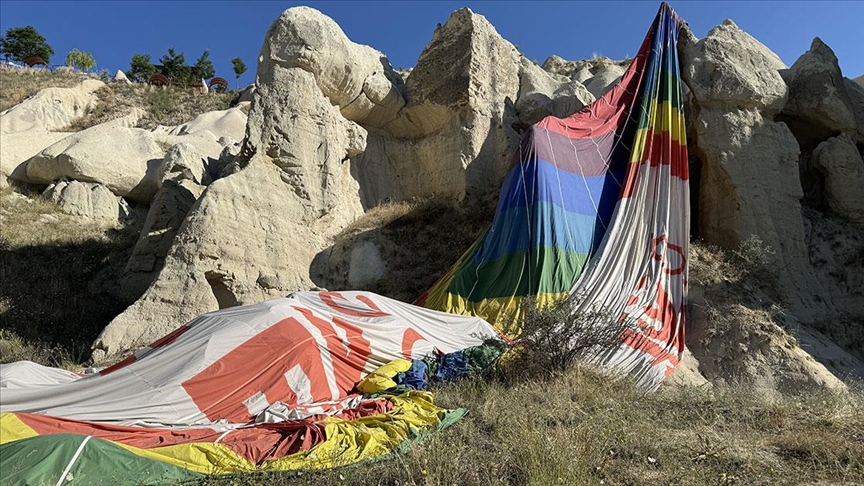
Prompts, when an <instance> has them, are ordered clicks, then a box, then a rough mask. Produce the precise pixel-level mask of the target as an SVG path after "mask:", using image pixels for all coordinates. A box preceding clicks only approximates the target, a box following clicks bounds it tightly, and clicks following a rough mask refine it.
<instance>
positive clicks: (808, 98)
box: [782, 37, 856, 148]
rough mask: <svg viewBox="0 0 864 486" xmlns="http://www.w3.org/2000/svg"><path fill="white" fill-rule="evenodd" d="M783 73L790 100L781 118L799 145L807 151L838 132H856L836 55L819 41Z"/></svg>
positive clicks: (850, 101)
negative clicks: (786, 122)
mask: <svg viewBox="0 0 864 486" xmlns="http://www.w3.org/2000/svg"><path fill="white" fill-rule="evenodd" d="M783 74H784V78H785V80H786V83H787V84H788V85H789V101H788V102H787V103H786V106H785V107H784V108H783V113H782V115H783V118H782V119H783V120H784V121H788V123H789V125H790V127H791V128H792V130H793V132H794V133H795V135H796V136H797V137H798V139H799V140H800V141H801V143H802V145H804V146H805V147H808V148H809V147H812V146H815V144H817V143H818V142H820V141H822V140H825V139H826V138H828V137H829V136H831V135H835V134H837V133H839V132H855V129H856V127H855V113H854V110H853V106H852V100H851V99H850V97H849V94H848V93H847V89H846V83H845V81H844V78H843V74H842V73H841V72H840V66H839V65H838V63H837V56H835V55H834V51H832V50H831V48H830V47H828V46H827V45H825V43H823V42H822V40H821V39H819V38H818V37H817V38H815V39H813V43H812V44H811V46H810V50H809V51H807V52H805V53H804V54H802V55H801V57H799V58H798V60H797V61H795V64H793V65H792V67H791V68H789V70H788V71H785V72H784V73H783Z"/></svg>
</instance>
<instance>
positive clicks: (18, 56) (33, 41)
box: [0, 25, 54, 64]
mask: <svg viewBox="0 0 864 486" xmlns="http://www.w3.org/2000/svg"><path fill="white" fill-rule="evenodd" d="M0 52H2V53H3V54H4V55H5V56H6V57H7V58H11V59H12V60H13V61H18V62H24V59H27V58H28V57H30V56H39V57H41V58H42V60H43V61H45V63H46V64H48V63H50V62H51V56H52V55H53V54H54V49H53V48H52V47H51V46H49V45H48V42H47V41H46V40H45V38H44V37H42V35H40V34H39V32H36V29H34V28H33V27H32V26H30V25H28V26H26V27H11V28H9V29H6V35H4V36H3V37H0Z"/></svg>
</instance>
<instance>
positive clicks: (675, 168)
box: [416, 3, 690, 388]
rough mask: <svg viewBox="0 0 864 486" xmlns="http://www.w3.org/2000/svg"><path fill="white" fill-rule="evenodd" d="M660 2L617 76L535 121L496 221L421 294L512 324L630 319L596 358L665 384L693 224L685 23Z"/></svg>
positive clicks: (428, 302) (673, 357)
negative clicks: (587, 316) (581, 105)
mask: <svg viewBox="0 0 864 486" xmlns="http://www.w3.org/2000/svg"><path fill="white" fill-rule="evenodd" d="M682 25H683V22H682V21H681V20H680V19H679V18H678V16H677V15H676V14H675V12H674V11H673V10H672V8H671V7H670V6H669V5H668V4H666V3H663V4H662V5H661V7H660V10H659V12H658V14H657V17H656V18H655V20H654V23H653V24H652V26H651V29H650V30H649V32H648V34H647V36H646V37H645V40H644V42H643V43H642V47H641V48H640V49H639V53H638V55H637V56H636V57H635V58H634V59H633V60H632V62H631V64H630V66H629V68H628V69H627V70H626V72H625V73H624V75H623V76H622V77H621V79H620V81H619V82H618V84H617V85H615V86H614V87H613V88H612V89H611V90H610V91H609V92H607V93H606V94H605V95H603V96H602V97H601V98H599V99H597V100H596V101H595V102H594V103H592V104H591V105H589V106H588V107H586V108H585V109H584V110H582V111H580V112H579V113H576V114H574V115H572V116H570V117H568V118H563V119H561V118H555V117H547V118H545V119H543V120H542V121H540V122H539V123H537V124H535V125H534V126H532V127H530V128H529V129H528V130H527V131H526V132H525V134H524V136H523V138H522V141H521V144H520V145H519V148H518V150H517V152H516V154H515V155H514V158H513V162H512V164H511V167H510V169H509V171H508V173H507V175H506V177H505V179H504V182H503V184H502V187H501V192H500V197H499V202H498V206H497V209H496V212H495V217H494V219H493V221H492V224H491V226H490V227H489V228H488V229H487V230H486V232H485V233H484V234H483V235H481V237H480V238H479V239H478V240H477V241H476V242H475V243H474V245H472V247H471V248H470V249H469V250H468V251H467V252H466V253H465V254H464V255H463V256H462V257H461V258H460V259H459V261H458V262H457V263H456V264H455V265H454V266H453V267H452V268H451V269H450V270H449V271H448V272H447V273H446V274H445V275H444V276H443V277H442V278H441V279H440V280H439V281H438V282H437V283H436V284H435V285H434V286H433V287H432V288H430V289H429V290H428V291H427V292H426V293H424V294H423V295H422V296H421V297H420V298H419V299H417V301H416V303H417V304H418V305H423V306H425V307H429V308H431V309H438V310H443V311H446V312H452V313H457V314H463V315H472V316H478V317H482V318H484V319H486V320H487V321H489V322H491V323H494V324H495V325H496V326H498V327H499V328H502V329H503V328H505V327H506V325H507V323H508V322H510V320H512V319H515V318H518V316H520V315H522V313H523V309H522V306H523V301H524V300H525V298H526V297H529V296H530V297H532V299H531V300H532V301H533V302H534V303H535V304H534V305H538V306H543V305H546V304H549V303H551V302H553V301H558V300H563V299H567V300H569V301H570V302H571V303H572V304H573V306H574V308H575V310H576V312H577V313H579V312H584V313H594V314H598V313H602V314H604V315H607V316H608V320H609V321H610V322H616V323H617V322H624V323H625V324H626V325H625V326H622V327H628V329H627V330H625V331H624V332H623V333H622V334H621V343H622V344H621V346H620V347H619V348H616V349H615V350H614V351H612V352H606V351H603V353H602V354H603V355H602V356H599V355H597V356H594V359H595V360H597V361H599V362H601V363H603V364H605V365H608V366H611V367H614V368H618V369H623V370H624V371H626V372H630V373H632V374H634V375H636V376H637V379H638V380H639V382H640V383H642V384H643V385H644V386H646V387H647V388H656V387H657V386H659V384H660V382H661V381H662V380H663V378H664V377H665V376H666V375H667V374H668V373H669V372H671V370H672V369H674V366H675V365H677V363H678V361H679V360H680V358H681V354H682V353H683V350H684V312H685V300H686V293H687V286H686V282H687V251H688V241H689V235H690V228H689V220H690V208H689V197H690V196H689V186H688V179H689V174H688V166H687V141H686V135H685V131H686V130H685V125H684V114H683V101H682V92H681V76H680V70H679V63H678V53H677V41H678V29H679V28H680V27H681V26H682Z"/></svg>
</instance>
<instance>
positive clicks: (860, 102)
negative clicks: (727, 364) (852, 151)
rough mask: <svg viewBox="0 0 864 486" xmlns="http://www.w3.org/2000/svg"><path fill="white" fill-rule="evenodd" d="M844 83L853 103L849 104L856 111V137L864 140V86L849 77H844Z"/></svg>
mask: <svg viewBox="0 0 864 486" xmlns="http://www.w3.org/2000/svg"><path fill="white" fill-rule="evenodd" d="M859 78H864V76H859ZM843 83H844V84H845V85H846V94H848V95H849V102H850V103H851V104H850V105H849V106H850V108H852V111H853V112H854V113H855V127H856V133H855V137H856V139H857V140H861V141H864V86H862V85H860V84H858V83H857V82H855V81H852V80H851V79H848V78H846V79H844V80H843Z"/></svg>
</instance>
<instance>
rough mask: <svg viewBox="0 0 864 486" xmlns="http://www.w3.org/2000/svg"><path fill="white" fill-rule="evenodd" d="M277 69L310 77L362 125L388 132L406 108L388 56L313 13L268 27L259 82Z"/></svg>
mask: <svg viewBox="0 0 864 486" xmlns="http://www.w3.org/2000/svg"><path fill="white" fill-rule="evenodd" d="M274 65H278V66H281V67H282V68H299V69H302V70H304V71H306V72H309V73H311V74H312V75H313V76H314V78H315V82H316V84H317V85H318V87H319V88H320V89H321V92H322V93H323V94H324V96H326V97H327V99H329V100H330V102H331V103H332V104H333V105H335V106H336V107H338V108H339V110H340V111H341V113H342V115H343V116H344V117H345V118H347V119H348V120H351V121H355V122H358V123H361V124H364V125H369V126H377V127H380V126H384V125H386V124H387V123H388V122H390V121H392V120H393V119H395V118H396V114H397V112H398V111H399V109H400V108H402V106H404V105H405V100H404V99H403V97H402V93H401V90H402V78H401V77H400V76H399V75H398V74H396V73H395V72H394V71H393V68H392V67H390V63H389V62H388V61H387V58H386V57H385V56H384V54H382V53H380V52H378V51H376V50H375V49H372V48H371V47H369V46H364V45H360V44H355V43H353V42H351V41H350V40H349V39H348V37H347V36H345V33H344V32H342V29H341V28H340V27H339V25H337V24H336V22H334V21H333V19H331V18H330V17H327V16H326V15H323V14H321V12H318V11H317V10H314V9H311V8H309V7H295V8H290V9H288V10H286V11H284V12H283V13H282V15H281V16H280V17H279V19H277V20H276V22H275V23H274V24H273V25H272V26H271V27H270V30H269V31H268V33H267V40H266V41H265V43H264V47H263V49H262V50H261V58H260V62H259V65H258V76H259V77H261V76H262V74H263V75H265V76H266V75H267V74H268V73H271V72H272V71H273V70H274ZM259 82H260V81H259ZM265 82H266V81H265Z"/></svg>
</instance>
